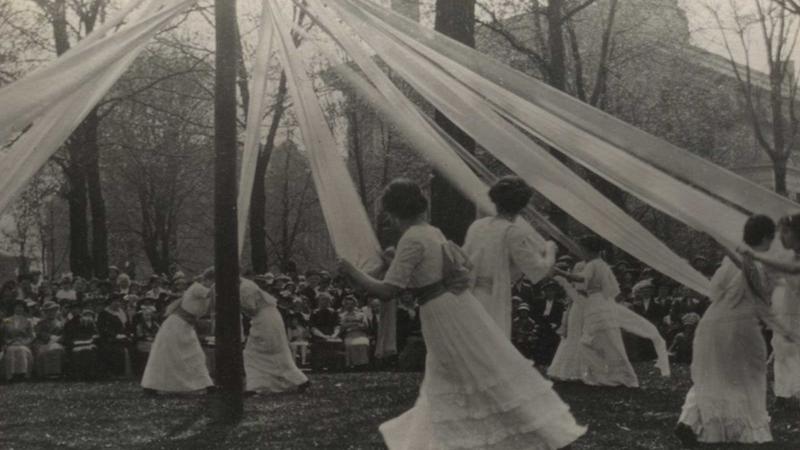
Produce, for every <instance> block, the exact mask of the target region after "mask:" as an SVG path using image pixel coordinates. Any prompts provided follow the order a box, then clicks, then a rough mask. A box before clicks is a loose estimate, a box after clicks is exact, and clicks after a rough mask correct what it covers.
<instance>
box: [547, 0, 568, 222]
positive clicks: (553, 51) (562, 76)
mask: <svg viewBox="0 0 800 450" xmlns="http://www.w3.org/2000/svg"><path fill="white" fill-rule="evenodd" d="M563 14H564V0H550V1H548V2H547V14H546V16H547V44H548V45H547V48H548V51H549V58H548V59H549V61H548V69H549V70H548V73H547V81H548V83H549V84H550V86H553V87H554V88H556V89H558V90H560V91H564V92H566V88H567V54H566V47H565V45H564V27H563ZM550 153H551V154H552V155H553V156H555V157H556V158H557V159H558V160H559V161H561V162H562V163H564V164H567V165H569V162H570V161H569V158H567V157H566V156H564V155H563V154H562V153H561V152H559V151H558V150H556V149H554V148H551V149H550ZM548 216H549V218H550V222H552V223H553V225H555V226H556V227H557V228H558V229H560V230H564V231H566V230H567V225H568V220H569V218H568V216H567V213H566V212H564V211H563V210H562V209H561V208H559V207H558V206H557V205H556V204H555V203H550V207H549V208H548Z"/></svg>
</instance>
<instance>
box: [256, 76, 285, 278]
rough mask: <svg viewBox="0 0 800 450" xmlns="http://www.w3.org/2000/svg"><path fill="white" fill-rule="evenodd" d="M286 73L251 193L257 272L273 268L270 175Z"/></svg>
mask: <svg viewBox="0 0 800 450" xmlns="http://www.w3.org/2000/svg"><path fill="white" fill-rule="evenodd" d="M286 92H287V91H286V75H285V74H283V73H282V74H281V79H280V82H279V83H278V94H277V96H276V97H275V108H274V110H273V114H272V123H270V126H269V131H268V132H267V141H266V143H265V144H264V146H263V147H262V148H261V151H259V153H258V159H257V160H256V177H255V180H254V181H253V193H252V194H251V196H250V261H251V263H252V265H253V271H255V273H265V272H266V271H267V269H268V268H269V257H268V255H267V222H266V212H267V211H266V208H267V195H266V175H267V167H269V161H270V158H271V157H272V152H273V150H274V149H275V138H276V137H277V135H278V128H279V126H280V123H281V119H282V118H283V113H284V111H286Z"/></svg>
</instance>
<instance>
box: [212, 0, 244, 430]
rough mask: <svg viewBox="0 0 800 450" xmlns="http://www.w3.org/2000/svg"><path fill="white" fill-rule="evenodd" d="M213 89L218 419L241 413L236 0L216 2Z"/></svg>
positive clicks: (235, 418) (232, 418) (238, 416)
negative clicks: (237, 208) (237, 210)
mask: <svg viewBox="0 0 800 450" xmlns="http://www.w3.org/2000/svg"><path fill="white" fill-rule="evenodd" d="M214 11H215V17H216V43H217V49H216V82H215V93H214V132H215V136H214V144H215V145H214V146H215V150H216V159H215V165H214V231H215V232H214V267H215V277H216V280H215V281H216V287H215V290H216V297H215V298H216V305H215V308H216V330H215V336H216V349H215V350H216V352H215V353H216V354H215V356H216V369H217V384H218V385H219V388H220V389H219V391H218V395H219V403H218V408H219V409H218V412H219V417H218V418H219V420H220V421H223V422H237V421H238V420H239V419H241V417H242V411H243V405H242V390H243V386H242V384H243V378H244V374H243V372H244V370H243V364H242V342H241V329H240V328H241V318H240V312H239V251H238V237H237V219H236V196H237V185H236V184H237V182H236V153H237V151H236V150H237V139H236V131H237V130H236V62H237V61H236V58H237V52H236V1H235V0H216V1H215V3H214Z"/></svg>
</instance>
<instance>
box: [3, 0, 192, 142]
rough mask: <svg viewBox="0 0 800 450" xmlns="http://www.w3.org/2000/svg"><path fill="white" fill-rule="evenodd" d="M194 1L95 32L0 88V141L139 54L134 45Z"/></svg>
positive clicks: (138, 45)
mask: <svg viewBox="0 0 800 450" xmlns="http://www.w3.org/2000/svg"><path fill="white" fill-rule="evenodd" d="M195 1H196V0H179V1H175V0H173V1H171V2H169V3H167V6H166V7H164V8H162V9H160V10H159V11H157V12H154V13H153V14H150V15H148V16H147V17H143V18H142V19H140V20H138V21H137V22H135V23H132V24H130V25H128V26H126V27H124V28H123V29H121V30H119V31H117V32H115V33H114V34H112V35H111V36H108V37H103V38H100V37H99V36H100V35H99V34H98V35H95V36H97V37H93V38H92V39H90V42H89V43H88V44H84V45H79V46H76V47H75V48H73V49H72V50H71V51H69V52H67V53H66V54H65V55H62V56H61V57H59V58H58V59H56V60H54V61H53V62H52V63H50V64H47V65H45V66H43V67H41V68H40V69H38V70H35V71H34V72H32V73H30V74H28V75H26V76H25V77H23V78H22V79H20V80H17V81H15V82H13V83H11V84H9V85H7V86H4V87H3V88H0V142H6V141H7V140H8V139H9V138H10V133H12V132H14V131H21V130H22V129H23V128H24V127H26V126H28V125H29V124H30V123H31V121H32V120H34V119H35V118H36V117H37V116H39V115H40V114H42V113H44V112H45V110H46V109H48V108H49V107H51V106H52V105H53V104H54V103H55V102H57V101H59V100H62V99H64V98H66V97H69V96H71V95H73V94H74V93H75V91H77V90H79V89H81V88H82V86H86V85H92V84H95V83H97V84H102V82H101V81H99V80H98V77H101V76H102V75H101V74H102V73H104V72H106V71H108V70H111V69H109V68H110V67H111V66H115V64H116V63H117V62H119V61H120V60H122V59H124V58H126V57H127V55H129V54H131V53H136V54H138V51H137V49H139V48H142V47H143V46H144V45H146V44H147V42H148V41H149V40H150V39H151V38H152V37H153V35H154V34H155V33H156V32H157V31H158V30H160V29H161V28H163V27H164V26H165V25H166V24H167V23H168V22H170V21H171V20H172V19H173V18H174V17H175V16H176V15H177V14H178V13H180V12H181V11H184V10H185V9H186V7H188V6H189V5H190V4H191V3H194V2H195ZM119 20H121V18H119ZM101 31H102V30H101Z"/></svg>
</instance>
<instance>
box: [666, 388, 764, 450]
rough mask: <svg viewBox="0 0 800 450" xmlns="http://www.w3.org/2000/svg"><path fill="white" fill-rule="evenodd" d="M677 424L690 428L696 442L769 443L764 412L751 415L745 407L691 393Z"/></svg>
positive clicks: (744, 405)
mask: <svg viewBox="0 0 800 450" xmlns="http://www.w3.org/2000/svg"><path fill="white" fill-rule="evenodd" d="M700 404H702V405H703V406H700ZM678 421H679V422H680V423H683V424H685V425H688V426H689V427H691V428H692V430H693V431H694V434H695V435H696V436H697V440H698V441H699V442H704V443H718V442H737V443H742V444H755V443H764V442H772V440H773V439H772V431H771V430H770V426H769V423H770V418H769V415H768V414H767V413H766V412H765V411H762V412H758V411H756V412H753V411H750V408H749V407H748V406H747V405H746V404H738V403H733V402H730V401H726V400H717V399H708V398H706V399H698V398H697V396H696V394H695V393H694V391H689V394H688V395H687V397H686V403H685V404H684V406H683V409H682V411H681V416H680V419H678Z"/></svg>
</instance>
